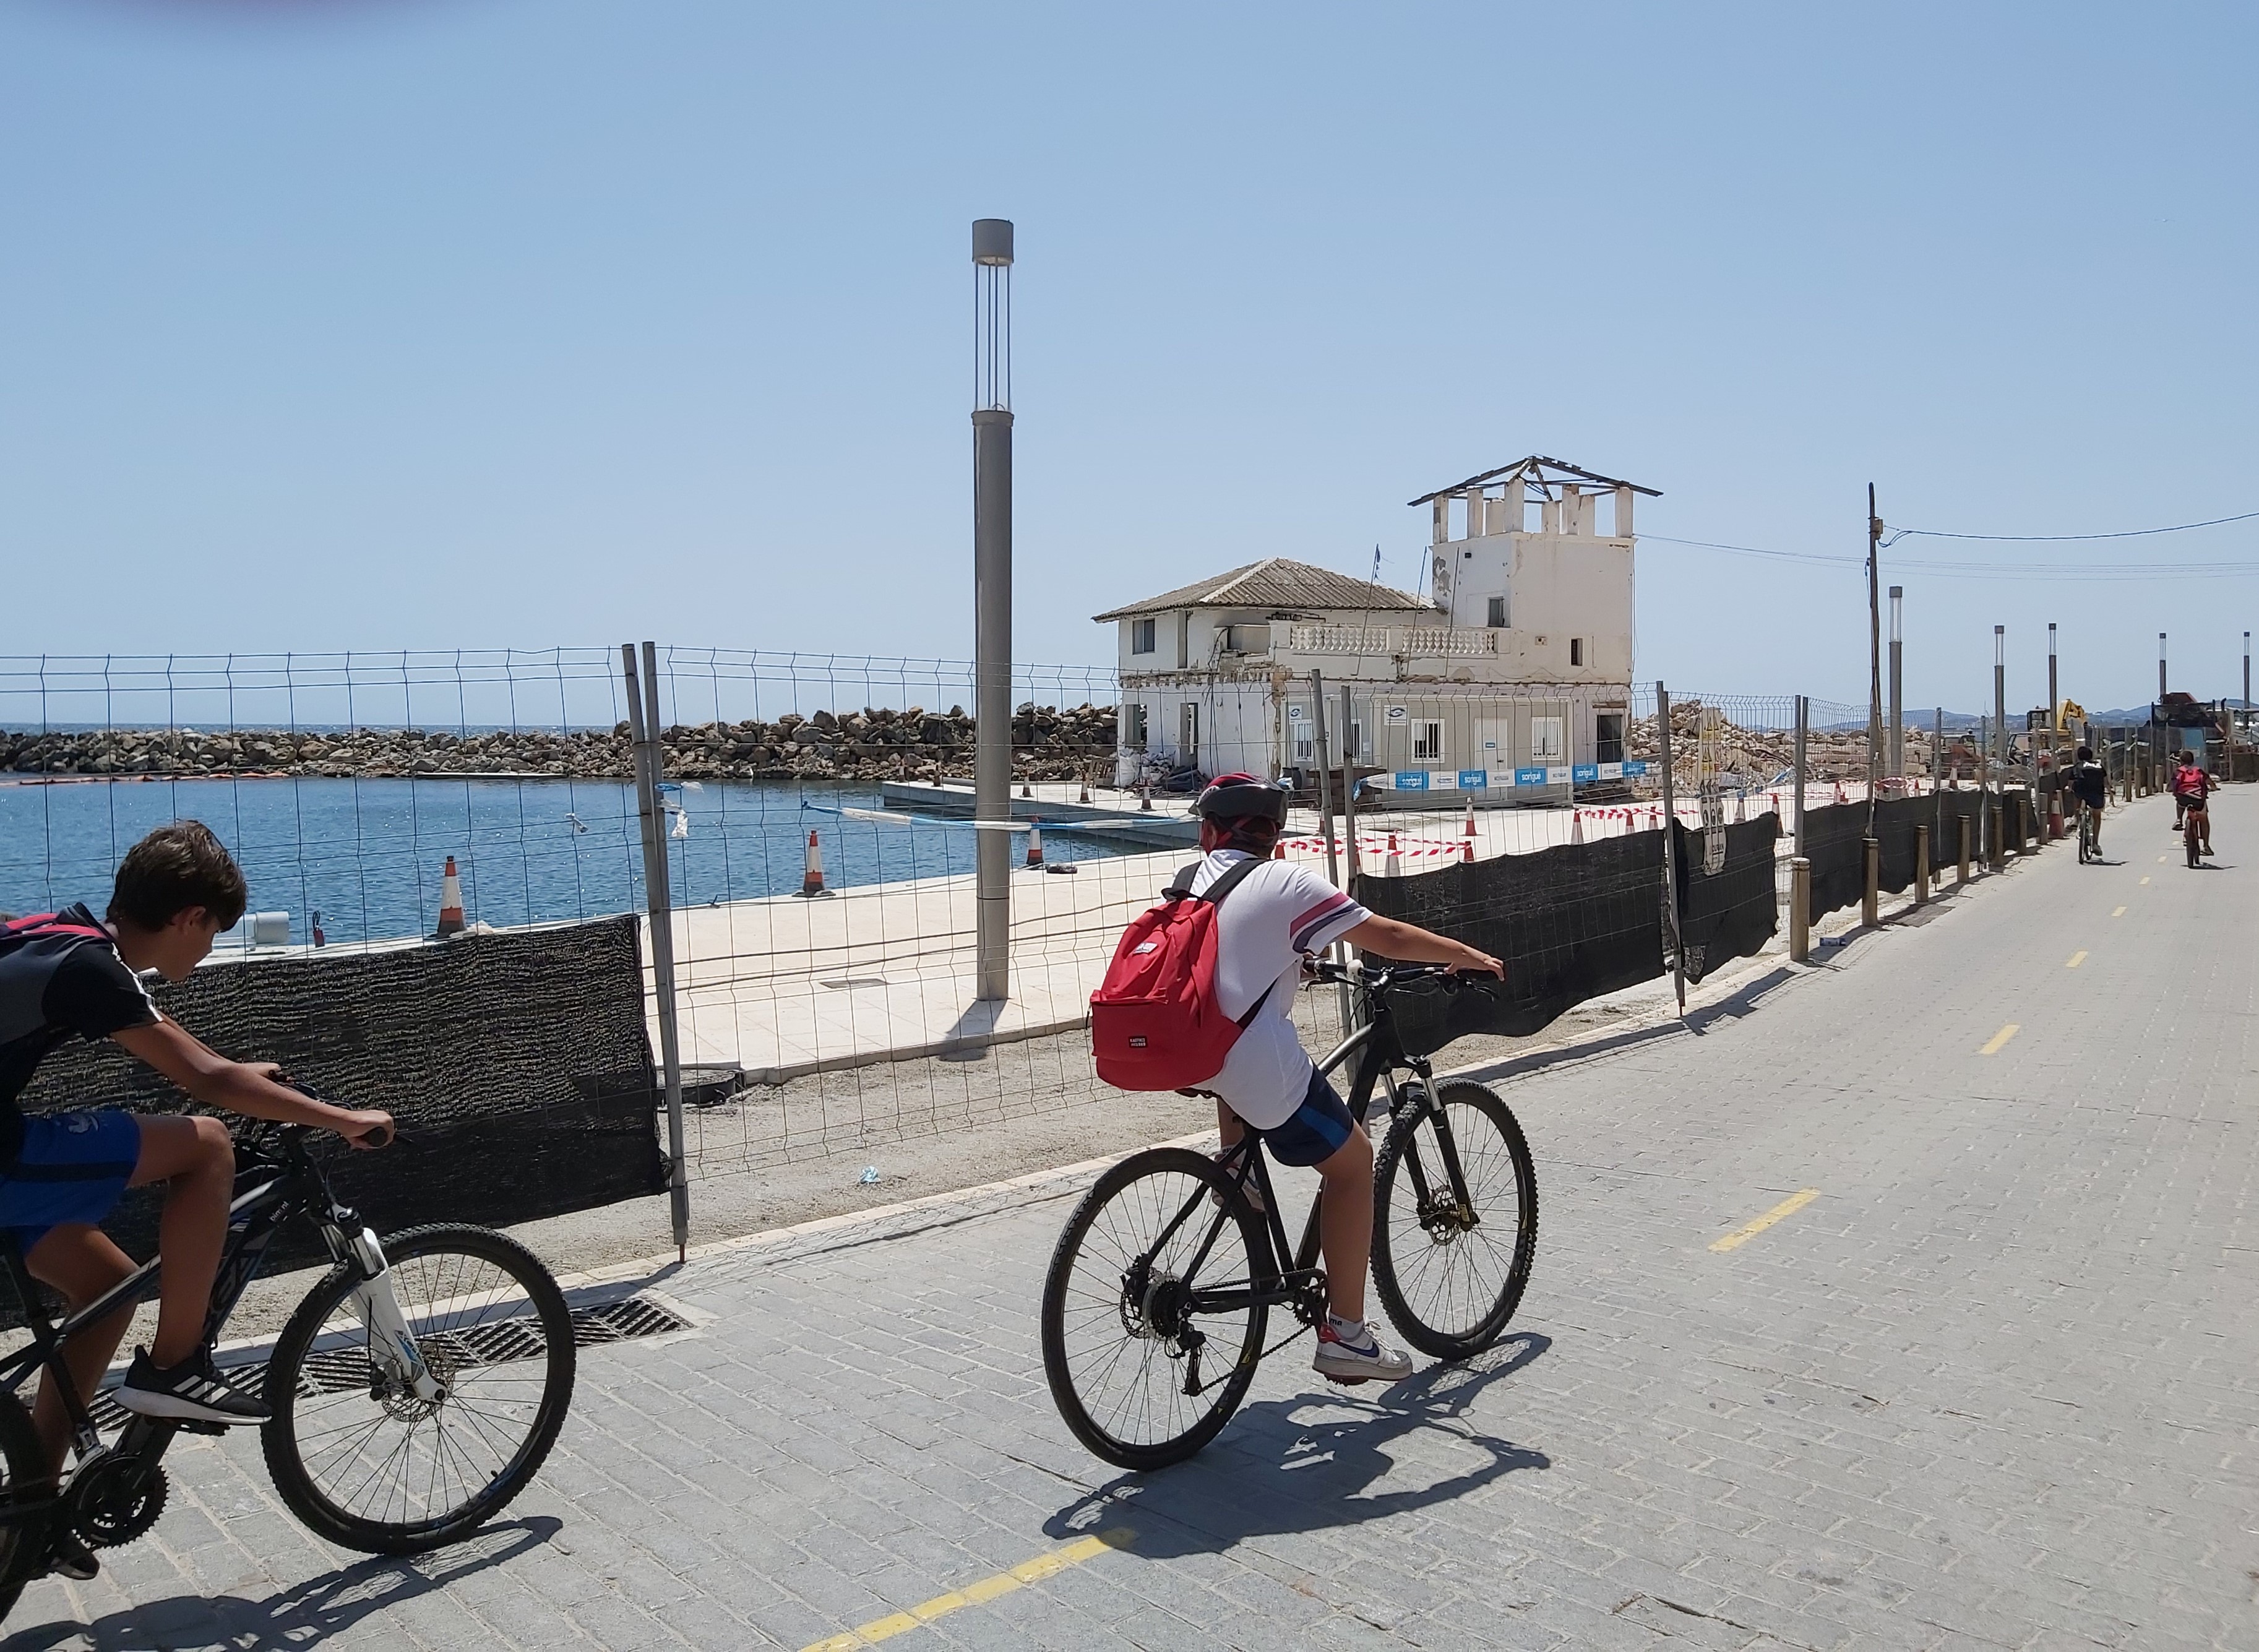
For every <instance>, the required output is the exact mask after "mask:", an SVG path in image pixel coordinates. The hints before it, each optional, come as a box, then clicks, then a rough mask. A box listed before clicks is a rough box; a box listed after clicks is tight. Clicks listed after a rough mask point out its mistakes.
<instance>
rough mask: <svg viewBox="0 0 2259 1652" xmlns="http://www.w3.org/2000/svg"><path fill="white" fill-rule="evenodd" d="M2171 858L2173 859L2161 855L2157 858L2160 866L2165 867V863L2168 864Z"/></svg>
mask: <svg viewBox="0 0 2259 1652" xmlns="http://www.w3.org/2000/svg"><path fill="white" fill-rule="evenodd" d="M2171 858H2172V857H2171V856H2170V855H2159V856H2158V857H2157V864H2158V865H2160V866H2162V865H2164V864H2165V862H2167V861H2169V860H2170V859H2171Z"/></svg>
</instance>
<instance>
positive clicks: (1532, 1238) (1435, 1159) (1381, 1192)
mask: <svg viewBox="0 0 2259 1652" xmlns="http://www.w3.org/2000/svg"><path fill="white" fill-rule="evenodd" d="M1443 1107H1451V1108H1455V1109H1464V1110H1466V1111H1467V1112H1468V1113H1469V1114H1479V1115H1480V1116H1481V1118H1482V1119H1483V1121H1484V1122H1485V1123H1486V1125H1487V1127H1488V1129H1489V1130H1490V1131H1491V1132H1492V1133H1493V1135H1494V1136H1496V1137H1497V1138H1498V1141H1499V1143H1500V1144H1501V1145H1502V1149H1503V1151H1504V1153H1505V1155H1506V1157H1507V1162H1508V1164H1509V1166H1510V1168H1511V1170H1512V1172H1513V1181H1514V1205H1515V1208H1514V1211H1513V1212H1512V1213H1510V1214H1511V1217H1512V1221H1513V1225H1514V1241H1513V1245H1512V1249H1511V1255H1510V1259H1509V1260H1508V1261H1507V1264H1506V1266H1505V1270H1504V1273H1503V1277H1502V1278H1500V1279H1499V1282H1498V1287H1497V1291H1496V1293H1495V1294H1494V1295H1493V1294H1491V1293H1490V1292H1489V1290H1488V1287H1487V1286H1486V1285H1479V1288H1478V1290H1477V1292H1474V1293H1472V1294H1471V1295H1470V1298H1469V1303H1468V1312H1466V1313H1465V1314H1455V1315H1453V1317H1452V1320H1451V1321H1450V1323H1447V1324H1442V1325H1438V1324H1436V1323H1434V1322H1433V1321H1434V1318H1435V1316H1434V1315H1433V1314H1432V1312H1429V1311H1422V1310H1419V1309H1415V1307H1413V1306H1412V1304H1411V1302H1410V1301H1409V1300H1408V1293H1407V1290H1406V1285H1407V1279H1406V1277H1405V1276H1406V1275H1407V1273H1411V1274H1417V1275H1422V1276H1424V1275H1425V1274H1426V1272H1427V1271H1428V1269H1429V1266H1431V1265H1433V1264H1434V1263H1435V1261H1436V1257H1437V1255H1439V1254H1440V1253H1444V1252H1449V1251H1452V1250H1454V1249H1455V1248H1457V1247H1459V1246H1461V1245H1463V1244H1464V1242H1465V1241H1466V1240H1467V1239H1468V1238H1469V1237H1470V1236H1471V1234H1472V1233H1475V1232H1479V1231H1480V1230H1481V1228H1482V1226H1483V1224H1484V1222H1485V1221H1493V1222H1494V1221H1495V1219H1496V1216H1497V1214H1499V1213H1496V1212H1487V1211H1483V1210H1480V1209H1478V1210H1476V1211H1475V1212H1474V1213H1473V1214H1474V1215H1475V1217H1476V1225H1475V1227H1474V1228H1472V1229H1469V1228H1464V1227H1459V1226H1458V1224H1457V1221H1455V1220H1454V1219H1453V1217H1452V1215H1451V1214H1450V1213H1449V1212H1447V1211H1445V1210H1443V1208H1442V1207H1440V1206H1436V1205H1435V1202H1434V1200H1433V1199H1432V1196H1431V1200H1430V1209H1429V1210H1427V1211H1422V1210H1421V1209H1420V1207H1419V1200H1418V1196H1417V1194H1416V1193H1415V1192H1414V1190H1413V1187H1412V1186H1411V1183H1410V1179H1409V1178H1408V1176H1407V1177H1406V1178H1404V1179H1403V1184H1402V1186H1403V1191H1402V1193H1399V1191H1398V1189H1399V1185H1400V1184H1399V1175H1398V1172H1399V1171H1401V1170H1402V1169H1403V1166H1404V1164H1405V1160H1406V1155H1407V1152H1408V1151H1409V1150H1411V1148H1412V1146H1413V1144H1414V1143H1415V1142H1416V1141H1419V1140H1420V1139H1421V1137H1422V1127H1423V1126H1428V1125H1429V1111H1430V1109H1436V1108H1443ZM1468 1122H1469V1123H1470V1124H1471V1123H1472V1118H1470V1119H1469V1120H1468ZM1451 1133H1452V1136H1453V1139H1454V1143H1455V1144H1456V1145H1457V1147H1458V1150H1459V1156H1460V1163H1461V1166H1462V1169H1463V1170H1464V1171H1465V1174H1466V1176H1467V1177H1468V1178H1469V1179H1470V1180H1472V1179H1474V1178H1476V1176H1477V1174H1478V1170H1477V1169H1476V1168H1473V1167H1471V1166H1470V1165H1469V1162H1468V1161H1469V1160H1470V1159H1471V1158H1472V1157H1473V1154H1472V1150H1471V1143H1472V1140H1473V1136H1472V1132H1471V1131H1468V1130H1463V1129H1461V1126H1460V1122H1459V1121H1458V1120H1457V1119H1454V1120H1452V1121H1451ZM1425 1134H1426V1136H1427V1137H1428V1139H1429V1148H1428V1150H1427V1151H1425V1152H1423V1153H1422V1155H1421V1159H1420V1164H1421V1169H1422V1173H1423V1174H1424V1175H1426V1176H1427V1178H1428V1180H1429V1187H1430V1189H1431V1195H1432V1190H1433V1189H1434V1187H1435V1186H1436V1185H1437V1184H1439V1183H1440V1182H1443V1180H1445V1179H1446V1178H1447V1175H1448V1172H1447V1171H1446V1170H1445V1168H1444V1165H1443V1158H1442V1150H1441V1147H1440V1145H1437V1144H1436V1142H1435V1136H1434V1131H1433V1129H1432V1127H1430V1128H1429V1129H1427V1130H1426V1132H1425ZM1372 1179H1373V1222H1372V1229H1373V1232H1372V1284H1373V1288H1374V1290H1375V1291H1376V1292H1378V1293H1379V1297H1380V1305H1381V1307H1384V1308H1386V1310H1387V1312H1388V1318H1389V1321H1390V1322H1391V1323H1392V1324H1393V1325H1394V1326H1395V1327H1396V1329H1397V1332H1398V1334H1399V1335H1401V1336H1402V1337H1403V1338H1404V1340H1405V1341H1406V1342H1409V1343H1411V1344H1412V1346H1413V1347H1415V1348H1416V1349H1419V1350H1420V1351H1421V1352H1422V1353H1423V1354H1429V1355H1432V1356H1435V1357H1436V1358H1437V1359H1465V1358H1466V1357H1468V1356H1470V1355H1472V1354H1479V1353H1480V1352H1481V1351H1482V1350H1483V1349H1486V1348H1488V1347H1489V1346H1490V1345H1491V1344H1492V1343H1493V1342H1496V1341H1498V1339H1499V1338H1500V1336H1501V1335H1504V1334H1505V1331H1506V1327H1507V1321H1510V1320H1512V1319H1513V1318H1514V1310H1515V1309H1516V1308H1517V1307H1521V1293H1522V1292H1523V1291H1525V1290H1527V1289H1528V1288H1529V1271H1530V1267H1531V1265H1532V1264H1533V1263H1534V1262H1535V1260H1536V1254H1537V1167H1536V1164H1534V1163H1533V1162H1532V1161H1531V1159H1530V1157H1529V1142H1528V1140H1527V1139H1526V1138H1524V1136H1522V1133H1521V1123H1520V1122H1518V1121H1517V1120H1516V1119H1515V1118H1514V1110H1513V1109H1512V1108H1511V1107H1507V1105H1506V1102H1505V1101H1504V1100H1503V1099H1501V1098H1500V1095H1499V1094H1498V1093H1497V1092H1496V1091H1494V1090H1493V1089H1491V1088H1490V1087H1489V1086H1486V1085H1480V1084H1476V1083H1474V1082H1472V1080H1469V1079H1451V1080H1448V1081H1446V1082H1444V1083H1443V1084H1439V1085H1437V1086H1436V1089H1435V1093H1434V1095H1433V1097H1432V1098H1431V1099H1430V1100H1429V1102H1428V1104H1427V1106H1426V1107H1422V1108H1421V1109H1419V1110H1418V1111H1417V1112H1415V1113H1412V1114H1407V1115H1406V1117H1405V1118H1404V1119H1403V1120H1402V1121H1400V1122H1396V1123H1393V1124H1392V1125H1391V1126H1390V1128H1389V1131H1388V1138H1387V1140H1386V1141H1385V1142H1383V1143H1381V1145H1380V1156H1379V1159H1378V1160H1377V1161H1376V1162H1375V1163H1374V1164H1373V1169H1372ZM1469 1198H1470V1200H1471V1201H1472V1200H1479V1199H1480V1198H1481V1195H1479V1193H1476V1192H1475V1191H1474V1190H1472V1189H1470V1191H1469ZM1400 1222H1401V1223H1402V1224H1403V1225H1404V1231H1403V1233H1402V1234H1401V1235H1400V1234H1399V1232H1398V1231H1397V1229H1398V1226H1399V1224H1400ZM1454 1228H1457V1231H1454ZM1415 1237H1419V1238H1420V1239H1421V1240H1422V1243H1424V1244H1425V1246H1426V1247H1427V1250H1426V1251H1425V1252H1422V1253H1417V1261H1416V1262H1415V1259H1414V1257H1415V1253H1412V1252H1411V1251H1410V1247H1409V1241H1411V1240H1412V1239H1413V1238H1415ZM1400 1243H1403V1244H1405V1246H1406V1250H1407V1254H1406V1255H1404V1256H1401V1257H1400V1255H1399V1254H1398V1246H1399V1244H1400ZM1461 1254H1463V1255H1467V1256H1472V1255H1474V1254H1475V1252H1474V1251H1473V1250H1472V1248H1470V1249H1468V1250H1464V1251H1463V1252H1461ZM1486 1254H1487V1255H1490V1256H1493V1257H1495V1256H1496V1254H1497V1252H1496V1250H1495V1248H1494V1247H1493V1248H1490V1249H1489V1250H1486ZM1400 1264H1402V1265H1400ZM1414 1283H1415V1285H1416V1283H1417V1281H1416V1280H1415V1281H1414Z"/></svg>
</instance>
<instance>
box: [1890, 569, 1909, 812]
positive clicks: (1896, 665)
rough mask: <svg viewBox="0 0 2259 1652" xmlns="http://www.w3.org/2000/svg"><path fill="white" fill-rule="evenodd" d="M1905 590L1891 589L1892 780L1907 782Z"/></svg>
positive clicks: (1896, 587) (1897, 587) (1900, 588)
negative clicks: (1905, 780)
mask: <svg viewBox="0 0 2259 1652" xmlns="http://www.w3.org/2000/svg"><path fill="white" fill-rule="evenodd" d="M1905 602H1906V587H1904V586H1903V585H1893V586H1892V587H1891V732H1890V743H1891V744H1890V752H1891V778H1892V780H1904V779H1906V608H1905Z"/></svg>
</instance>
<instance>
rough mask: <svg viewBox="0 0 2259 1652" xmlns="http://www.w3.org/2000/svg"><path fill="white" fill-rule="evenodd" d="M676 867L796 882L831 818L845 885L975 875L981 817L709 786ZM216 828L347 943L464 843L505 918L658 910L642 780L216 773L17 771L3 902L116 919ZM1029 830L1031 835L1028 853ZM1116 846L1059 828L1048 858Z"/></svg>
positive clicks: (472, 867)
mask: <svg viewBox="0 0 2259 1652" xmlns="http://www.w3.org/2000/svg"><path fill="white" fill-rule="evenodd" d="M666 800H667V806H668V807H667V824H666V831H667V834H668V835H667V839H666V844H667V851H668V866H669V870H670V877H671V881H672V884H673V898H674V901H675V904H676V905H678V906H702V905H706V904H708V903H709V902H713V901H743V900H748V899H752V898H754V897H758V896H763V895H778V894H791V893H793V892H795V891H796V890H798V889H799V888H800V887H801V883H802V872H803V869H804V866H805V861H806V855H807V850H808V835H809V832H811V831H813V832H815V833H816V838H817V842H818V844H819V845H820V847H821V849H822V851H823V872H824V881H825V884H826V886H827V887H831V888H849V887H855V886H858V885H863V884H872V883H881V882H894V881H899V880H902V879H912V878H938V877H945V876H950V875H952V874H957V873H964V872H971V871H972V870H973V853H974V849H973V845H974V837H975V833H974V830H973V827H972V825H971V823H970V822H951V821H935V820H929V819H923V818H919V819H913V820H907V821H906V820H904V819H902V818H901V817H900V816H896V817H895V818H892V819H873V818H870V817H869V816H870V815H872V814H873V813H876V812H880V811H881V803H880V796H879V793H878V790H877V788H876V787H853V786H795V785H780V784H775V783H769V782H756V781H735V780H709V781H706V782H704V783H703V785H702V786H701V787H698V788H697V789H695V790H693V789H689V788H687V787H686V788H682V789H673V788H670V789H669V791H668V793H667V794H666ZM182 819H188V820H200V821H202V822H203V823H204V824H205V825H207V826H209V827H210V828H211V829H212V830H213V831H214V832H216V833H217V834H218V836H219V838H220V840H221V841H222V842H223V843H224V844H227V846H228V848H229V850H230V851H232V853H233V854H234V855H235V857H236V858H237V860H238V861H239V863H240V864H241V865H242V867H243V870H244V876H245V877H246V879H247V880H248V881H249V883H250V886H251V910H253V911H254V912H272V911H284V912H288V913H289V914H290V938H291V939H292V940H293V941H296V942H304V941H308V940H310V939H311V938H312V936H311V933H310V928H311V920H312V915H313V914H314V913H316V912H319V913H320V914H321V927H322V930H323V934H324V938H325V939H326V940H327V941H329V942H331V943H350V942H354V941H360V940H385V939H391V938H395V937H398V936H417V935H428V934H430V933H431V931H432V930H433V929H434V928H435V927H436V926H437V924H438V915H439V888H440V874H441V872H442V870H443V868H444V867H445V863H446V858H447V857H448V856H450V855H452V856H453V857H454V858H455V865H456V870H457V871H458V872H459V873H460V875H461V878H462V884H463V907H464V914H465V916H466V918H467V920H468V921H469V922H474V923H475V922H484V923H489V924H493V925H495V926H497V927H502V926H506V925H510V924H519V923H528V922H552V921H555V920H559V919H571V918H585V917H595V916H599V915H603V914H607V913H616V912H629V911H640V910H641V909H642V908H643V905H644V888H643V856H642V848H641V828H640V825H639V823H638V819H637V816H636V809H635V794H634V790H633V788H632V787H631V786H630V785H629V784H628V783H627V782H625V781H624V780H621V781H616V780H481V779H470V778H457V779H440V778H424V779H417V780H320V779H303V780H301V779H288V778H285V779H258V780H253V779H240V780H239V779H215V780H73V781H69V782H66V783H61V784H32V783H13V782H7V783H0V912H16V913H21V912H39V911H47V910H50V909H52V908H55V907H58V906H61V905H65V904H67V903H68V902H70V901H85V902H86V903H87V904H88V905H89V906H90V907H92V908H94V910H95V911H96V913H97V914H99V913H100V912H101V911H102V910H103V906H104V905H105V903H106V902H107V901H108V900H109V897H110V879H111V874H112V873H113V872H114V871H115V870H116V868H117V865H118V861H119V859H120V858H123V856H124V855H125V851H127V850H128V849H130V848H131V847H132V845H133V844H134V842H135V841H136V840H137V839H139V837H141V836H142V834H143V833H145V832H146V831H147V830H149V829H150V828H151V827H153V826H158V825H161V824H163V823H164V822H167V821H171V820H182ZM1021 841H1022V840H1021V839H1019V838H1017V837H1015V839H1014V840H1013V844H1014V847H1013V854H1014V858H1015V860H1016V859H1017V858H1018V857H1019V855H1020V853H1021V848H1020V844H1021ZM1108 852H1109V850H1108V846H1107V845H1106V844H1104V843H1103V842H1102V841H1101V840H1099V839H1098V838H1096V837H1086V836H1081V835H1079V834H1073V833H1070V832H1065V831H1060V832H1057V833H1048V832H1047V833H1046V834H1045V839H1044V858H1045V859H1046V860H1047V861H1073V860H1077V859H1082V858H1089V857H1092V856H1097V855H1104V854H1107V853H1108Z"/></svg>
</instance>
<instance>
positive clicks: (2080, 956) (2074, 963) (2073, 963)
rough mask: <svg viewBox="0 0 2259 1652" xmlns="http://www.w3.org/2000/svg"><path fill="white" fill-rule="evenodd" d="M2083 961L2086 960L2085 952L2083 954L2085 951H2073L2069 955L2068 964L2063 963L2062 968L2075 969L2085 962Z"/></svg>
mask: <svg viewBox="0 0 2259 1652" xmlns="http://www.w3.org/2000/svg"><path fill="white" fill-rule="evenodd" d="M2085 962H2086V954H2085V953H2084V952H2073V953H2072V954H2071V955H2070V962H2069V963H2068V964H2065V965H2063V968H2065V969H2067V970H2075V969H2077V967H2078V966H2079V965H2082V964H2084V963H2085Z"/></svg>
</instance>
